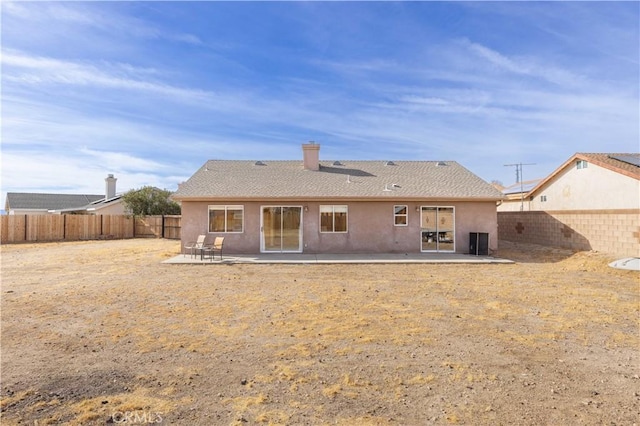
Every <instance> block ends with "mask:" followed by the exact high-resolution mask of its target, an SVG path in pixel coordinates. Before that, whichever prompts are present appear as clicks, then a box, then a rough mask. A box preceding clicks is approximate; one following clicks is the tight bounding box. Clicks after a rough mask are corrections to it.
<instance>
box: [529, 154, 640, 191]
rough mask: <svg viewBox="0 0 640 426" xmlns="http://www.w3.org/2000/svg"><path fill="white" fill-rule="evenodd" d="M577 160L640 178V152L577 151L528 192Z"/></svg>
mask: <svg viewBox="0 0 640 426" xmlns="http://www.w3.org/2000/svg"><path fill="white" fill-rule="evenodd" d="M578 160H584V161H586V162H587V163H591V164H595V165H596V166H600V167H603V168H605V169H608V170H611V171H613V172H616V173H620V174H622V175H624V176H628V177H630V178H633V179H637V180H640V153H637V152H635V153H582V152H578V153H576V154H574V155H573V156H572V157H571V158H569V159H568V160H567V161H565V162H564V163H563V164H562V165H561V166H560V167H558V168H557V169H556V170H555V171H554V172H553V173H551V174H550V175H549V176H547V177H546V178H545V179H543V180H542V181H540V183H538V184H537V185H536V186H535V187H534V188H533V189H532V190H531V192H530V193H529V195H531V194H534V193H535V192H536V191H538V190H540V189H541V188H543V187H544V186H545V185H546V184H547V183H548V182H550V181H551V180H553V179H555V178H556V176H557V175H558V174H559V173H561V172H562V171H563V170H565V169H566V168H567V167H573V166H574V164H575V162H576V161H578Z"/></svg>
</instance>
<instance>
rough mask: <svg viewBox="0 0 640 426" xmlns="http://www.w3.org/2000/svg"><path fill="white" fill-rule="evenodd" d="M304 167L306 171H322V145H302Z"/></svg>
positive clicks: (313, 143)
mask: <svg viewBox="0 0 640 426" xmlns="http://www.w3.org/2000/svg"><path fill="white" fill-rule="evenodd" d="M302 154H303V160H302V166H303V168H304V169H305V170H315V171H317V170H320V145H319V144H317V143H315V142H309V143H303V144H302Z"/></svg>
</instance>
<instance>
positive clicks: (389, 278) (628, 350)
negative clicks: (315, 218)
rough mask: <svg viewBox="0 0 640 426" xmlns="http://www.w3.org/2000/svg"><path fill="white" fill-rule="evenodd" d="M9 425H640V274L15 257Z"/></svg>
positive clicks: (582, 266)
mask: <svg viewBox="0 0 640 426" xmlns="http://www.w3.org/2000/svg"><path fill="white" fill-rule="evenodd" d="M0 250H1V251H0V254H1V255H2V276H1V278H2V290H1V291H2V300H1V302H2V303H1V307H2V336H1V344H2V346H1V355H2V359H1V361H2V365H1V366H2V383H1V385H2V386H1V399H0V408H1V410H2V424H3V425H13V424H24V425H27V424H28V425H46V424H65V425H66V424H71V425H86V424H101V425H104V424H151V423H154V424H167V425H169V424H171V425H240V424H258V425H260V424H265V425H267V424H272V425H276V424H281V425H322V424H327V425H328V424H331V425H334V424H337V425H387V424H391V425H425V424H435V425H439V424H443V425H447V424H467V425H501V424H502V425H516V424H517V425H569V424H576V425H577V424H607V425H631V424H636V423H640V420H639V417H638V413H639V412H640V377H639V374H640V369H639V365H640V356H639V348H640V339H639V322H638V320H639V307H640V282H639V278H640V276H639V274H638V273H637V272H632V271H620V270H614V269H611V268H609V267H608V266H607V263H608V262H609V261H611V260H612V259H609V258H607V257H604V256H601V255H599V254H595V253H578V254H572V253H569V252H565V251H559V250H549V249H544V248H541V247H536V246H522V245H520V246H514V245H508V244H506V243H503V244H502V248H501V250H500V253H499V256H501V257H505V258H509V259H512V260H515V261H517V263H516V264H512V265H424V264H423V265H416V264H412V265H401V264H396V265H333V266H332V265H246V264H245V265H215V264H213V265H211V264H207V265H163V264H161V263H160V262H161V261H162V260H164V259H167V258H169V257H172V256H174V255H175V254H176V253H177V252H178V251H179V243H178V242H175V241H167V240H141V239H136V240H121V241H99V242H97V241H96V242H80V243H49V244H29V245H8V246H4V247H2V248H1V249H0Z"/></svg>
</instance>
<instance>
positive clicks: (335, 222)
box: [320, 206, 349, 232]
mask: <svg viewBox="0 0 640 426" xmlns="http://www.w3.org/2000/svg"><path fill="white" fill-rule="evenodd" d="M348 210H349V209H348V207H347V206H320V232H347V216H348Z"/></svg>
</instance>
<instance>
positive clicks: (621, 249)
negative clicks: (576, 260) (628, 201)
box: [498, 209, 640, 257]
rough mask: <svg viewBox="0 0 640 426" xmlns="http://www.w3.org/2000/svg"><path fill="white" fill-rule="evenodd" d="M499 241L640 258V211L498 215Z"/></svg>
mask: <svg viewBox="0 0 640 426" xmlns="http://www.w3.org/2000/svg"><path fill="white" fill-rule="evenodd" d="M498 238H499V239H501V240H506V241H512V242H526V243H533V244H540V245H545V246H550V247H562V248H567V249H571V250H576V251H583V250H595V251H598V252H602V253H607V254H611V255H615V256H621V257H626V256H636V257H638V256H640V209H628V210H587V211H580V210H573V211H549V212H542V211H528V212H527V211H525V212H498Z"/></svg>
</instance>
